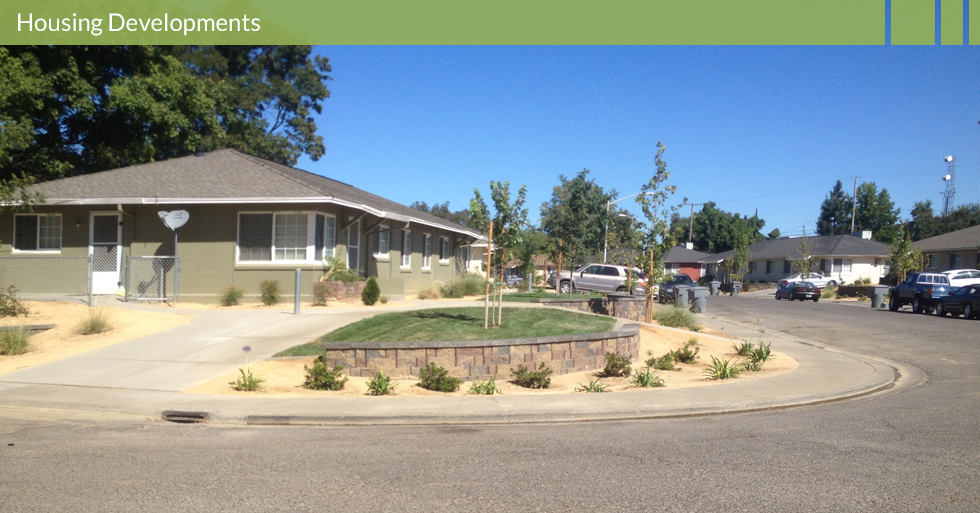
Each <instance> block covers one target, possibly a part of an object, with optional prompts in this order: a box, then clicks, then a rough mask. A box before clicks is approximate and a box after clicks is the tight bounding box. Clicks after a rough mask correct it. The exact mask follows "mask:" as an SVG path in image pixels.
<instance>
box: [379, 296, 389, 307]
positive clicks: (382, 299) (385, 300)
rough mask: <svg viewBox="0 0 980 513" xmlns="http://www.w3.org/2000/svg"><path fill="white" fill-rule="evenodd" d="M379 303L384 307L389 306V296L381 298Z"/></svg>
mask: <svg viewBox="0 0 980 513" xmlns="http://www.w3.org/2000/svg"><path fill="white" fill-rule="evenodd" d="M378 301H381V304H382V305H387V304H388V296H381V298H379V299H378Z"/></svg>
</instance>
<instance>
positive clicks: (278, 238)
mask: <svg viewBox="0 0 980 513" xmlns="http://www.w3.org/2000/svg"><path fill="white" fill-rule="evenodd" d="M275 217H276V222H275V223H274V224H275V234H276V235H275V238H274V239H273V240H274V245H275V248H276V252H275V255H276V256H275V260H306V245H307V231H308V230H307V228H306V226H307V224H306V223H307V220H308V218H309V215H307V214H276V216H275Z"/></svg>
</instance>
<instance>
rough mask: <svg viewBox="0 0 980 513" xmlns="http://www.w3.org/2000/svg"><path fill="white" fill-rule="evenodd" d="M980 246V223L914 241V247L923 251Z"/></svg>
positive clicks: (967, 248) (975, 247)
mask: <svg viewBox="0 0 980 513" xmlns="http://www.w3.org/2000/svg"><path fill="white" fill-rule="evenodd" d="M978 246H980V225H977V226H971V227H969V228H963V229H962V230H956V231H955V232H949V233H944V234H942V235H937V236H935V237H929V238H928V239H922V240H920V241H917V242H913V243H912V247H914V248H920V249H922V251H948V250H954V249H966V250H970V249H977V247H978Z"/></svg>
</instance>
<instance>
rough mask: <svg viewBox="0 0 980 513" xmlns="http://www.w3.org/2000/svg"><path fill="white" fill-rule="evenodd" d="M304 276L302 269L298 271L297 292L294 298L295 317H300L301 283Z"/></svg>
mask: <svg viewBox="0 0 980 513" xmlns="http://www.w3.org/2000/svg"><path fill="white" fill-rule="evenodd" d="M302 274H303V270H302V269H296V291H295V297H294V298H293V315H299V290H300V287H301V286H302V284H301V283H300V276H302Z"/></svg>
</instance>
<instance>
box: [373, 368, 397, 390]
mask: <svg viewBox="0 0 980 513" xmlns="http://www.w3.org/2000/svg"><path fill="white" fill-rule="evenodd" d="M395 386H396V385H395V383H394V382H393V381H392V380H391V376H389V375H387V374H385V371H383V370H379V371H378V373H377V374H375V375H374V377H373V378H371V381H368V395H390V394H392V393H394V391H395Z"/></svg>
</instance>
